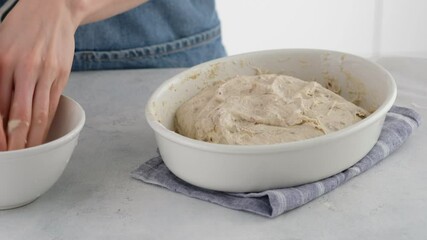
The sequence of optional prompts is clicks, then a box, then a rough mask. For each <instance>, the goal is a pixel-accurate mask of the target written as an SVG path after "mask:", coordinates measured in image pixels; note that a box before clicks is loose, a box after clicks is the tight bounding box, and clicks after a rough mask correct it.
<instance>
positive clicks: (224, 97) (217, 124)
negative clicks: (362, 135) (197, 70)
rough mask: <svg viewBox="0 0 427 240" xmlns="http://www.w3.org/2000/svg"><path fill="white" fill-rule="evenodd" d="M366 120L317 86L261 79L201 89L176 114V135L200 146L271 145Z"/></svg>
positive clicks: (248, 78) (233, 80) (241, 79)
mask: <svg viewBox="0 0 427 240" xmlns="http://www.w3.org/2000/svg"><path fill="white" fill-rule="evenodd" d="M368 115H369V113H368V112H367V111H366V110H364V109H362V108H360V107H358V106H356V105H355V104H353V103H351V102H349V101H347V100H345V99H344V98H343V97H341V96H339V95H338V94H335V93H334V92H332V91H330V90H328V89H326V88H324V87H322V86H321V85H320V84H319V83H317V82H308V81H303V80H300V79H297V78H294V77H291V76H286V75H277V74H262V75H256V76H236V77H234V78H231V79H228V80H226V81H220V82H217V83H216V84H215V85H213V86H210V87H207V88H205V89H203V90H202V91H201V92H200V93H198V94H197V95H196V96H194V97H193V98H191V99H190V100H188V101H187V102H185V103H184V104H182V105H181V106H180V107H179V108H178V110H177V112H176V115H175V129H176V131H177V132H178V133H179V134H181V135H184V136H187V137H189V138H193V139H196V140H201V141H205V142H212V143H220V144H236V145H258V144H274V143H283V142H292V141H298V140H303V139H308V138H313V137H317V136H321V135H324V134H328V133H331V132H334V131H338V130H340V129H343V128H345V127H348V126H350V125H352V124H355V123H356V122H358V121H360V120H362V119H363V118H365V117H366V116H368Z"/></svg>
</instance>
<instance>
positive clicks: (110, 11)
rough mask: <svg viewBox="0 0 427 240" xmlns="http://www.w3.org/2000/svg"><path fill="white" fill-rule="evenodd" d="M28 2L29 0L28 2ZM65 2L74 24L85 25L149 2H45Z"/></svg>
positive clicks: (104, 0)
mask: <svg viewBox="0 0 427 240" xmlns="http://www.w3.org/2000/svg"><path fill="white" fill-rule="evenodd" d="M26 1H28V0H26ZM45 1H64V3H65V4H66V5H67V7H68V8H69V9H70V11H71V14H72V17H73V22H74V23H75V24H76V25H77V26H80V25H84V24H87V23H92V22H96V21H100V20H103V19H106V18H109V17H112V16H114V15H117V14H120V13H122V12H125V11H127V10H130V9H132V8H134V7H137V6H138V5H141V4H143V3H145V2H147V1H148V0H45Z"/></svg>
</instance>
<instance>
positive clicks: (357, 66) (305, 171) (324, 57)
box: [145, 49, 396, 192]
mask: <svg viewBox="0 0 427 240" xmlns="http://www.w3.org/2000/svg"><path fill="white" fill-rule="evenodd" d="M260 72H263V73H279V74H287V75H291V76H295V77H298V78H301V79H303V80H310V81H311V80H313V81H317V82H319V83H320V84H322V85H324V86H326V85H329V87H330V88H333V89H336V90H337V89H340V95H341V96H343V97H344V98H346V99H347V100H349V101H353V102H355V103H356V104H357V105H359V106H361V107H364V108H365V109H367V110H369V111H372V112H373V113H372V114H371V115H370V116H369V117H367V118H365V119H363V120H362V121H360V122H358V123H356V124H354V125H352V126H350V127H348V128H345V129H342V130H340V131H337V132H334V133H331V134H328V135H325V136H321V137H316V138H312V139H307V140H302V141H298V142H291V143H281V144H272V145H253V146H237V145H221V144H213V143H207V142H202V141H198V140H193V139H190V138H187V137H184V136H181V135H179V134H177V133H175V132H174V131H173V130H174V127H173V119H174V114H175V111H176V109H177V108H178V107H179V106H180V105H181V104H182V103H183V102H184V101H186V100H188V99H189V98H191V97H192V96H194V95H195V94H197V93H198V92H199V91H200V89H202V88H204V87H206V86H208V85H211V84H212V83H213V82H215V81H218V80H222V79H226V78H229V77H232V76H235V75H255V74H258V73H260ZM395 98H396V85H395V82H394V80H393V77H392V76H391V75H390V74H389V73H388V72H387V71H386V70H384V68H382V67H381V66H379V65H378V64H376V63H373V62H371V61H369V60H367V59H364V58H361V57H357V56H354V55H351V54H347V53H341V52H335V51H327V50H312V49H283V50H270V51H261V52H254V53H248V54H242V55H237V56H231V57H226V58H222V59H217V60H214V61H210V62H207V63H204V64H201V65H198V66H195V67H193V68H190V69H188V70H186V71H184V72H182V73H180V74H178V75H176V76H174V77H173V78H171V79H169V80H168V81H166V82H165V83H163V84H162V85H161V86H160V87H159V88H158V89H157V90H156V91H155V92H154V94H153V95H152V97H151V98H150V100H149V102H148V104H147V107H146V110H145V111H146V112H145V113H146V118H147V121H148V123H149V125H150V126H151V127H152V128H153V130H154V131H155V136H156V140H157V144H158V147H159V150H160V153H161V155H162V157H163V160H164V162H165V164H166V165H167V167H168V168H169V169H170V170H171V171H172V172H173V173H174V174H175V175H176V176H178V177H179V178H181V179H183V180H185V181H187V182H189V183H191V184H193V185H196V186H199V187H203V188H207V189H212V190H219V191H231V192H248V191H261V190H266V189H271V188H279V187H289V186H295V185H300V184H304V183H308V182H312V181H316V180H319V179H322V178H325V177H328V176H331V175H333V174H336V173H338V172H340V171H342V170H344V169H346V168H348V167H350V166H352V165H353V164H355V163H356V162H357V161H358V160H360V159H361V158H362V157H363V156H364V155H366V153H368V151H369V150H370V149H371V148H372V147H373V145H374V144H375V142H376V141H377V139H378V136H379V134H380V131H381V127H382V125H383V122H384V119H385V116H386V113H387V111H388V110H389V109H390V108H391V106H392V104H393V103H394V100H395Z"/></svg>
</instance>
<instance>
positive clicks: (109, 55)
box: [0, 0, 226, 71]
mask: <svg viewBox="0 0 427 240" xmlns="http://www.w3.org/2000/svg"><path fill="white" fill-rule="evenodd" d="M4 2H5V0H0V6H1V5H2V4H3V3H4ZM75 43H76V48H75V55H74V61H73V66H72V70H73V71H81V70H100V69H130V68H166V67H190V66H193V65H196V64H199V63H201V62H205V61H208V60H211V59H215V58H219V57H223V56H225V55H226V52H225V49H224V47H223V45H222V41H221V29H220V22H219V19H218V16H217V13H216V10H215V0H151V1H149V2H147V3H145V4H143V5H141V6H139V7H137V8H134V9H132V10H130V11H127V12H125V13H122V14H120V15H117V16H115V17H112V18H109V19H106V20H104V21H100V22H96V23H92V24H88V25H85V26H81V27H79V28H78V29H77V32H76V34H75Z"/></svg>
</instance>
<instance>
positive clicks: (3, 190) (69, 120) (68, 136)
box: [0, 96, 85, 209]
mask: <svg viewBox="0 0 427 240" xmlns="http://www.w3.org/2000/svg"><path fill="white" fill-rule="evenodd" d="M84 123H85V113H84V111H83V109H82V107H81V106H80V105H79V104H78V103H77V102H75V101H74V100H72V99H71V98H68V97H65V96H62V97H61V99H60V102H59V105H58V110H57V113H56V116H55V119H54V121H53V123H52V127H51V129H50V131H49V136H48V141H47V143H45V144H42V145H40V146H36V147H31V148H27V149H23V150H17V151H9V152H0V209H10V208H15V207H19V206H22V205H25V204H27V203H30V202H32V201H34V200H35V199H36V198H38V197H39V196H40V195H42V194H43V193H45V192H46V191H47V190H48V189H49V188H50V187H52V185H53V184H54V183H55V182H56V181H57V180H58V178H59V177H60V176H61V174H62V172H63V171H64V169H65V167H66V166H67V163H68V161H69V159H70V157H71V154H72V152H73V150H74V147H75V146H76V145H77V139H78V136H79V133H80V131H81V130H82V128H83V125H84Z"/></svg>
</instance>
